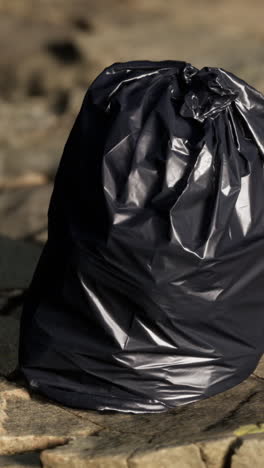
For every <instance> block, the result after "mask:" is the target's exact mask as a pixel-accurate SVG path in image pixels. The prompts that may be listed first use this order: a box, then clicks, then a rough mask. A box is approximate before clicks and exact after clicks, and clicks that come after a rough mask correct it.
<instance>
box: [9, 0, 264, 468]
mask: <svg viewBox="0 0 264 468" xmlns="http://www.w3.org/2000/svg"><path fill="white" fill-rule="evenodd" d="M263 14H264V3H263V1H261V0H251V2H241V0H221V2H217V1H213V0H185V1H177V0H166V1H164V0H97V1H96V2H94V1H92V0H23V1H21V0H12V1H10V0H0V44H1V57H0V119H1V126H0V220H1V223H0V252H1V262H0V322H1V326H0V350H1V352H0V375H1V376H2V377H1V378H0V467H13V468H15V467H38V466H43V467H46V468H57V467H67V468H72V467H73V468H74V467H76V468H77V467H78V468H82V467H100V468H111V467H117V468H119V467H120V468H121V467H122V468H123V467H125V468H136V467H138V468H140V467H144V468H148V467H151V468H155V467H164V468H170V467H171V468H172V467H173V468H178V467H179V468H248V467H251V465H253V466H254V468H263V466H264V462H263V459H264V436H263V433H264V425H263V424H264V404H263V395H264V364H263V363H262V364H260V365H259V367H258V369H257V370H256V371H255V373H254V375H252V376H251V377H250V378H249V379H248V380H247V381H245V382H244V383H242V384H240V385H239V386H237V387H236V388H234V389H232V390H229V391H228V392H225V393H224V394H222V395H218V396H216V397H214V398H211V399H209V400H206V401H204V402H200V403H197V404H194V405H190V406H186V407H183V408H180V409H178V410H175V411H172V412H169V413H167V414H162V415H145V416H142V415H141V416H133V415H118V414H112V415H110V414H108V415H106V414H105V415H103V414H97V413H95V412H92V411H90V412H82V411H74V410H70V409H67V408H65V407H62V406H59V405H55V404H53V403H51V402H49V401H48V400H46V399H42V398H40V397H38V396H36V395H29V393H28V392H27V391H26V389H24V388H23V387H22V386H21V385H19V384H17V383H14V382H11V381H9V380H7V379H6V376H7V375H8V374H9V373H10V372H11V371H12V370H13V369H14V368H15V366H16V361H17V341H18V329H19V318H20V313H21V305H22V303H23V294H24V291H25V289H26V288H27V286H28V284H29V281H30V279H31V276H32V273H33V270H34V268H35V265H36V262H37V259H38V257H39V255H40V252H41V249H42V246H43V242H44V241H45V239H46V237H47V216H46V214H47V208H48V203H49V199H50V195H51V191H52V186H53V180H54V175H55V172H56V169H57V166H58V162H59V159H60V156H61V153H62V150H63V146H64V143H65V141H66V138H67V135H68V133H69V131H70V128H71V126H72V124H73V120H74V118H75V117H76V114H77V112H78V109H79V107H80V105H81V101H82V98H83V96H84V93H85V91H86V88H87V86H88V85H89V84H90V83H91V81H92V80H93V79H94V78H95V76H96V75H97V74H98V73H99V72H100V71H101V70H102V69H103V68H104V67H105V66H107V65H110V64H111V63H113V62H116V61H127V60H134V59H150V60H151V59H152V60H163V59H179V60H186V61H188V62H191V63H193V64H194V65H195V66H197V67H199V68H200V67H203V66H207V65H211V66H220V67H223V68H225V69H228V70H230V71H232V72H233V73H236V74H237V75H239V76H240V77H241V78H243V79H245V80H246V81H248V82H249V83H250V84H251V85H253V86H255V87H257V88H258V89H259V90H260V91H264V61H263V58H264V53H263V46H262V44H263V35H264V32H263ZM41 464H42V465H41Z"/></svg>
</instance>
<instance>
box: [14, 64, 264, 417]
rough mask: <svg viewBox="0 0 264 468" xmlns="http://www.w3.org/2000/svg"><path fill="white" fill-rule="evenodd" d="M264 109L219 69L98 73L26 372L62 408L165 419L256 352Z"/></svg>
mask: <svg viewBox="0 0 264 468" xmlns="http://www.w3.org/2000/svg"><path fill="white" fill-rule="evenodd" d="M263 157H264V97H263V96H262V95H261V94H260V93H259V92H257V91H256V90H255V89H253V88H252V87H250V86H249V85H247V84H246V83H245V82H243V81H241V80H240V79H238V78H237V77H235V76H234V75H232V74H231V73H228V72H226V71H224V70H222V69H216V68H204V69H202V70H200V71H199V70H197V69H196V68H194V67H193V66H191V65H190V64H186V63H184V62H178V61H162V62H149V61H132V62H127V63H116V64H113V65H112V66H110V67H108V68H106V69H105V70H104V71H103V72H102V73H101V74H100V75H99V77H98V78H97V79H96V80H95V81H94V82H93V84H92V85H91V87H90V88H89V90H88V92H87V94H86V96H85V99H84V102H83V105H82V108H81V111H80V114H79V116H78V117H77V120H76V122H75V124H74V127H73V129H72V131H71V134H70V137H69V139H68V142H67V144H66V147H65V150H64V154H63V157H62V160H61V164H60V166H59V169H58V173H57V176H56V180H55V186H54V191H53V195H52V198H51V203H50V208H49V240H48V242H47V244H46V246H45V248H44V250H43V253H42V256H41V259H40V261H39V264H38V267H37V269H36V272H35V275H34V278H33V281H32V284H31V286H30V290H29V293H28V298H27V301H26V304H25V307H24V312H23V317H22V325H21V340H20V367H21V370H22V372H23V374H24V376H25V377H26V379H27V381H28V382H29V384H30V386H31V387H32V388H35V389H36V390H37V391H39V392H41V393H43V394H45V395H47V396H49V397H50V398H52V399H54V400H57V401H60V402H62V403H63V404H66V405H69V406H74V407H79V408H94V409H98V410H118V411H131V412H134V413H140V412H160V411H165V410H167V409H169V408H173V407H175V406H177V405H181V404H185V403H189V402H192V401H195V400H198V399H201V398H205V397H209V396H210V395H214V394H216V393H217V392H222V391H223V390H225V389H227V388H229V387H231V386H233V385H235V384H237V383H239V382H240V381H242V380H243V379H245V378H246V377H247V376H248V375H249V374H250V373H251V372H252V371H253V369H254V368H255V366H256V364H257V362H258V360H259V358H260V356H261V354H262V353H263V335H264V310H263V306H264V259H263V254H264V172H263Z"/></svg>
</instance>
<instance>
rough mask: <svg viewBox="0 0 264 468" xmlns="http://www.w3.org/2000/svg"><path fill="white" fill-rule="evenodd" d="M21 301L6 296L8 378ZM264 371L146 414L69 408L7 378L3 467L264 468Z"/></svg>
mask: <svg viewBox="0 0 264 468" xmlns="http://www.w3.org/2000/svg"><path fill="white" fill-rule="evenodd" d="M19 294H20V293H19V291H16V292H14V293H13V294H11V293H5V295H4V294H2V297H1V295H0V374H1V375H2V376H3V375H7V374H9V373H10V372H11V371H12V370H13V369H14V368H15V367H16V363H17V342H18V333H19V318H20V313H21V309H20V308H19V307H17V302H19V297H20V296H19ZM1 300H2V302H1ZM1 304H2V307H1ZM12 304H14V307H13V308H12ZM1 312H2V314H1ZM263 366H264V359H263V360H261V362H260V363H259V365H258V367H257V369H256V370H255V372H254V374H253V375H252V376H251V377H250V378H248V379H247V380H246V381H244V382H242V383H241V384H240V385H238V386H236V387H234V388H233V389H230V390H228V391H226V392H224V393H222V394H219V395H216V396H214V397H212V398H209V399H207V400H204V401H200V402H197V403H194V404H191V405H186V406H181V407H179V408H176V409H175V410H172V411H168V412H167V413H162V414H143V415H133V414H122V413H114V412H113V413H106V412H104V413H100V412H96V411H80V410H74V409H71V408H66V407H64V406H61V405H58V404H55V403H54V402H51V401H49V400H48V399H46V398H44V397H41V396H39V395H36V394H30V393H29V392H28V391H27V389H26V388H24V387H23V385H22V384H21V383H20V384H18V383H15V382H10V381H8V380H7V379H6V378H5V377H4V376H3V377H2V378H0V468H1V466H3V467H5V466H6V467H13V468H17V467H18V466H19V467H28V468H30V467H36V466H43V467H44V468H60V467H61V468H64V467H65V468H83V467H92V468H141V467H142V468H156V467H157V468H161V467H164V468H252V463H253V464H254V468H263V466H264V465H263V460H264V403H263V401H264V398H263V397H264V378H263V376H264V374H263ZM41 463H42V465H41Z"/></svg>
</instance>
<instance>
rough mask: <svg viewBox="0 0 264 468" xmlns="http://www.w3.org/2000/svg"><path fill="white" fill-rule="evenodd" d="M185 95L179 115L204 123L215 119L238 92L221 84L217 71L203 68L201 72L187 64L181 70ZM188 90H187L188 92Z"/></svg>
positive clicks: (221, 80) (220, 77)
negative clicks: (185, 87)
mask: <svg viewBox="0 0 264 468" xmlns="http://www.w3.org/2000/svg"><path fill="white" fill-rule="evenodd" d="M183 78H184V81H185V84H186V85H187V93H186V95H185V98H184V103H183V105H182V107H181V110H180V114H181V116H182V117H187V118H193V119H195V120H198V121H199V122H204V121H205V120H206V119H207V118H208V117H211V118H215V117H216V116H217V115H219V113H220V112H222V111H223V110H224V109H226V107H228V106H230V104H231V103H232V102H233V101H234V100H235V99H236V98H237V97H238V95H239V93H238V91H234V90H232V89H231V88H230V87H227V85H226V84H225V83H223V79H222V76H221V74H220V72H219V70H218V69H216V68H211V67H210V68H209V67H204V68H202V69H201V70H198V69H197V68H195V67H193V66H192V65H190V64H187V65H186V67H185V68H184V70H183ZM188 89H189V90H188Z"/></svg>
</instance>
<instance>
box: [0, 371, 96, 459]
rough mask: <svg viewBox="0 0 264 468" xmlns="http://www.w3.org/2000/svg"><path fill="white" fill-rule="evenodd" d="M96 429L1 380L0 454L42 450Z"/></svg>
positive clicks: (90, 424) (63, 410)
mask: <svg viewBox="0 0 264 468" xmlns="http://www.w3.org/2000/svg"><path fill="white" fill-rule="evenodd" d="M97 430H98V426H97V425H96V424H94V423H93V422H89V421H88V420H86V421H84V420H82V419H80V418H77V417H76V416H74V415H73V414H72V413H70V412H69V411H67V409H65V408H62V407H60V406H58V405H55V404H52V403H50V402H49V401H47V400H44V399H42V398H40V397H36V396H34V397H30V395H29V393H28V392H27V391H26V390H24V389H23V388H20V387H18V386H16V385H15V384H12V383H9V382H7V381H5V380H2V381H1V382H0V455H6V454H13V453H20V452H26V451H30V450H41V449H43V448H46V447H48V446H50V447H52V446H55V445H59V444H64V443H66V442H67V441H69V440H70V439H71V438H74V437H76V436H81V437H83V436H84V435H89V434H91V433H93V432H95V431H97Z"/></svg>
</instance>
